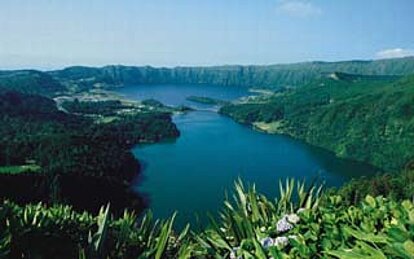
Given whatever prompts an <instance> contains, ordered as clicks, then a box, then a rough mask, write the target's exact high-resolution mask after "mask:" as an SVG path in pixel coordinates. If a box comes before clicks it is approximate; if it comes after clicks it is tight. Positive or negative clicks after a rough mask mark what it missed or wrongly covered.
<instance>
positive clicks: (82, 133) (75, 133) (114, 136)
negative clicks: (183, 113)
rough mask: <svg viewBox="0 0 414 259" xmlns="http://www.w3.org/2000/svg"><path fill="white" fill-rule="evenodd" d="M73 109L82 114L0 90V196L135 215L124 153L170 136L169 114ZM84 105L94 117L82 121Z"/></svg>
mask: <svg viewBox="0 0 414 259" xmlns="http://www.w3.org/2000/svg"><path fill="white" fill-rule="evenodd" d="M14 89H16V88H14ZM108 104H110V105H108ZM79 105H81V106H80V107H81V108H82V107H88V110H86V111H85V110H84V109H81V108H79V109H78V110H77V115H73V114H67V113H65V112H62V111H59V110H58V109H57V107H56V103H55V102H54V101H53V100H52V99H49V98H47V97H44V96H40V95H30V94H24V93H21V92H16V91H7V90H3V92H0V197H2V198H4V197H8V198H12V199H13V200H16V201H19V202H23V203H25V202H32V201H46V202H65V203H68V204H72V205H74V206H75V208H77V209H87V210H92V211H94V210H97V209H98V208H99V207H100V206H101V205H102V204H104V203H106V202H108V201H111V203H112V204H113V206H112V208H113V209H114V210H123V209H124V208H127V207H130V208H136V209H137V210H140V209H142V208H143V207H144V204H143V201H142V197H139V196H137V195H136V194H135V193H132V192H131V191H130V190H129V184H130V182H131V181H132V180H133V179H134V178H135V177H136V176H137V174H138V173H139V163H138V161H137V160H136V159H135V157H134V156H133V154H132V153H131V151H130V149H131V148H132V146H133V145H135V144H137V143H142V142H145V143H147V142H156V141H159V140H161V139H164V138H174V137H177V136H178V134H179V132H178V130H177V128H176V127H175V125H174V124H173V123H172V121H171V116H170V114H169V113H166V112H160V111H157V110H156V109H153V110H152V111H149V110H150V109H147V110H148V111H147V112H139V111H138V110H134V109H133V107H129V106H128V107H126V108H128V111H129V112H128V113H123V112H122V111H123V109H124V108H125V105H122V104H120V103H119V102H116V101H113V102H108V103H106V102H103V103H100V102H97V103H93V104H88V103H86V104H84V103H80V104H79ZM91 107H93V108H94V110H95V111H96V116H94V117H91V116H89V115H88V116H86V115H87V114H86V113H87V112H88V111H89V110H90V108H91ZM84 113H85V116H83V114H84ZM75 186H76V187H75ZM108 189H111V192H107V190H108Z"/></svg>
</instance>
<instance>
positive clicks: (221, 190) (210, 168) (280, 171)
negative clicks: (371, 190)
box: [118, 85, 375, 224]
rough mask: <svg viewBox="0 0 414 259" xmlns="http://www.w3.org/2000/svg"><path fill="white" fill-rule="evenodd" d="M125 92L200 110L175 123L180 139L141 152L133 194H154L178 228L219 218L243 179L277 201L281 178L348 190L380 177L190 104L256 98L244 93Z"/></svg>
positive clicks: (156, 207) (159, 213)
mask: <svg viewBox="0 0 414 259" xmlns="http://www.w3.org/2000/svg"><path fill="white" fill-rule="evenodd" d="M118 92H119V93H121V94H123V95H125V96H126V97H128V98H130V99H136V100H143V99H148V98H154V99H157V100H160V101H162V102H163V103H164V104H168V105H182V104H184V105H189V106H192V107H194V108H196V109H200V110H199V111H194V112H190V113H187V114H182V115H175V116H174V117H173V119H174V122H175V124H176V125H177V127H178V129H179V130H180V132H181V136H180V137H179V138H178V139H176V140H175V141H169V142H163V143H158V144H151V145H139V146H137V147H136V148H135V149H134V150H133V152H134V154H135V155H136V156H137V157H138V159H139V160H140V162H141V163H142V164H143V169H144V170H143V172H142V174H141V175H140V177H139V179H137V180H136V184H135V185H134V186H133V188H134V189H136V190H137V191H138V192H140V193H143V194H145V195H147V196H148V199H149V208H150V209H151V210H153V212H154V214H155V216H156V217H161V218H163V217H167V216H170V215H171V214H172V213H173V211H178V212H179V217H178V224H182V223H183V222H186V221H189V222H192V223H195V222H196V218H197V217H196V216H195V215H198V216H199V217H200V219H201V222H205V219H206V214H207V212H210V213H212V214H213V215H214V214H215V213H216V212H217V211H218V210H219V209H220V208H221V207H222V202H223V198H224V194H225V191H226V190H227V191H231V190H232V188H233V182H234V181H235V180H237V178H238V177H240V178H241V179H243V180H244V181H245V182H250V183H255V184H256V187H257V189H258V190H259V191H260V192H263V193H265V194H268V195H270V196H275V195H277V185H278V181H279V179H286V178H287V177H294V178H297V179H307V180H308V181H311V180H313V179H315V178H316V177H318V179H320V180H322V181H325V182H326V185H327V186H340V185H341V184H343V183H344V182H345V181H348V180H349V179H351V178H352V177H358V176H361V175H370V174H373V173H374V172H375V169H374V168H372V167H370V166H368V165H365V164H361V163H357V162H352V161H347V160H342V159H339V158H336V157H335V156H334V155H333V154H331V153H330V152H326V151H324V150H322V149H320V148H315V147H312V146H310V145H307V144H305V143H303V142H301V141H297V140H293V139H291V138H289V137H286V136H280V135H269V134H264V133H261V132H257V131H254V130H252V129H250V128H248V127H246V126H243V125H240V124H238V123H236V122H234V121H233V120H231V119H230V118H227V117H224V116H221V115H219V114H217V113H216V112H214V111H211V110H214V109H216V107H212V106H209V105H201V104H196V103H192V102H190V101H187V100H185V98H186V97H187V96H191V95H195V96H205V97H213V98H220V99H223V100H232V99H237V98H239V97H242V96H246V95H249V94H251V93H249V92H248V90H247V89H244V88H235V87H233V88H231V87H216V86H177V85H156V86H151V85H141V86H127V87H124V88H122V89H120V90H119V91H118Z"/></svg>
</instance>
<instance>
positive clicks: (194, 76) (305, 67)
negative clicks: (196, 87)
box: [49, 57, 414, 89]
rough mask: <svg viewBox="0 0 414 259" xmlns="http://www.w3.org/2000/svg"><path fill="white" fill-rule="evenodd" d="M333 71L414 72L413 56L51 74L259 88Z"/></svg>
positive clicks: (78, 79) (93, 82)
mask: <svg viewBox="0 0 414 259" xmlns="http://www.w3.org/2000/svg"><path fill="white" fill-rule="evenodd" d="M333 71H338V72H344V73H351V74H365V75H407V74H414V57H408V58H399V59H385V60H373V61H342V62H305V63H296V64H281V65H269V66H216V67H176V68H154V67H149V66H146V67H131V66H105V67H102V68H92V67H79V66H78V67H69V68H66V69H63V70H57V71H51V72H49V73H50V75H52V76H53V77H55V78H56V79H59V80H60V81H62V82H64V83H66V85H69V86H72V87H73V86H75V88H76V89H85V88H90V87H113V86H118V85H124V84H130V85H131V84H132V85H139V84H212V85H223V86H246V87H259V88H273V89H276V88H280V87H295V86H301V85H303V84H306V83H309V82H311V81H312V80H314V79H315V78H321V75H322V74H324V73H331V72H333Z"/></svg>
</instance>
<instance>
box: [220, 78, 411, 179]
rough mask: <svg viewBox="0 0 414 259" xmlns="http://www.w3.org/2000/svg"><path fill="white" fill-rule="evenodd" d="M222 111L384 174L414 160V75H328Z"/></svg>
mask: <svg viewBox="0 0 414 259" xmlns="http://www.w3.org/2000/svg"><path fill="white" fill-rule="evenodd" d="M220 112H221V113H222V114H225V115H227V116H230V117H231V118H233V119H235V120H236V121H238V122H241V123H245V124H248V125H251V126H253V127H254V128H256V129H259V130H263V131H266V132H269V133H275V134H286V135H289V136H292V137H294V138H298V139H302V140H304V141H306V142H307V143H310V144H312V145H315V146H319V147H322V148H325V149H328V150H331V151H333V152H334V153H335V154H337V155H338V156H340V157H346V158H350V159H353V160H359V161H363V162H367V163H369V164H372V165H374V166H376V167H378V168H381V169H383V170H385V171H400V170H401V169H403V168H404V167H405V166H406V165H407V164H408V163H409V162H410V161H412V159H414V145H413V143H414V76H407V77H403V78H399V77H392V76H364V75H350V74H343V73H331V74H329V75H326V77H325V78H323V79H320V80H315V81H313V82H312V83H310V84H308V85H306V86H303V87H301V88H298V89H295V90H292V89H286V90H284V91H279V92H278V93H275V94H274V95H272V96H269V95H266V96H260V97H257V98H250V99H249V100H248V101H247V102H242V103H236V104H229V105H225V106H224V107H222V109H221V110H220Z"/></svg>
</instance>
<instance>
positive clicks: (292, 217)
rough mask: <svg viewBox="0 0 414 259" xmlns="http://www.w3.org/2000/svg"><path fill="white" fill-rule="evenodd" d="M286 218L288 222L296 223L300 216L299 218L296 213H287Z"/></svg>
mask: <svg viewBox="0 0 414 259" xmlns="http://www.w3.org/2000/svg"><path fill="white" fill-rule="evenodd" d="M287 220H288V221H289V222H290V223H293V224H296V223H298V222H299V220H300V218H299V216H298V215H296V214H294V213H293V214H289V215H288V216H287Z"/></svg>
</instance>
